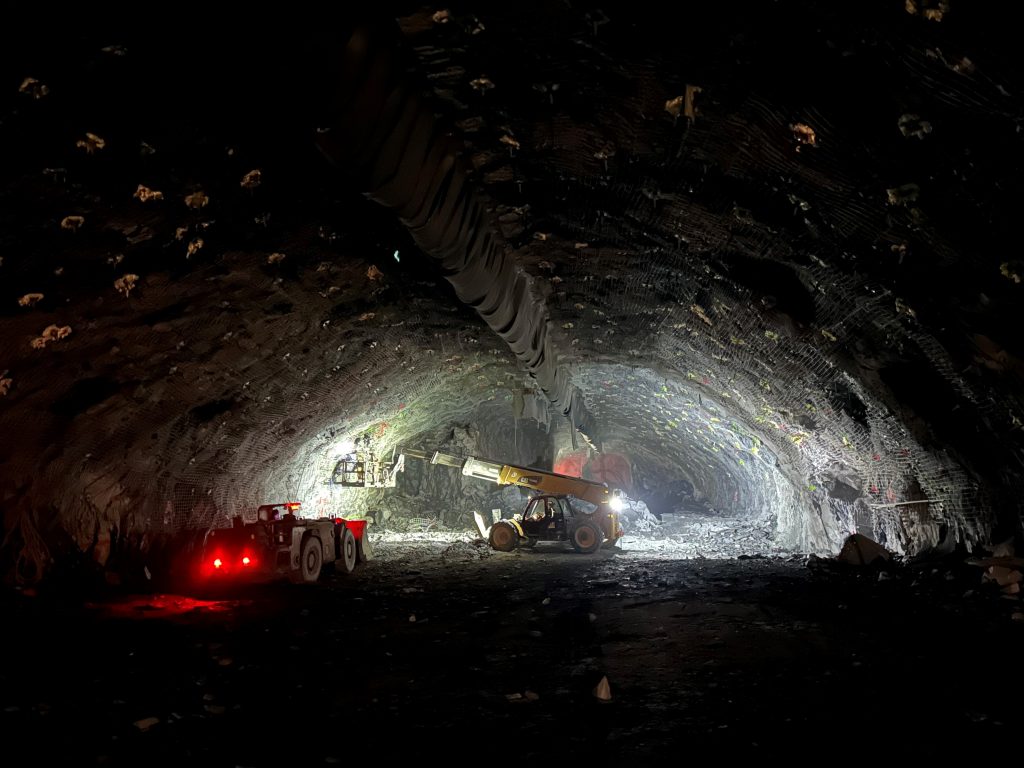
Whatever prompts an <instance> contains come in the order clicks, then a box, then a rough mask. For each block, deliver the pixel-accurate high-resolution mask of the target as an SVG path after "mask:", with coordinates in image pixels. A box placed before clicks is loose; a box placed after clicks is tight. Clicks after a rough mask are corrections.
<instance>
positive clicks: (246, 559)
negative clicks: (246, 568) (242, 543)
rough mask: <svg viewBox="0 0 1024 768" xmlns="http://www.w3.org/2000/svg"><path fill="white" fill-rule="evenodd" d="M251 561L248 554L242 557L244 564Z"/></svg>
mask: <svg viewBox="0 0 1024 768" xmlns="http://www.w3.org/2000/svg"><path fill="white" fill-rule="evenodd" d="M251 562H252V560H250V559H249V556H248V555H246V556H245V557H243V558H242V565H249V564H250V563H251Z"/></svg>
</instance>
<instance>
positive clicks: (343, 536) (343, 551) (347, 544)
mask: <svg viewBox="0 0 1024 768" xmlns="http://www.w3.org/2000/svg"><path fill="white" fill-rule="evenodd" d="M339 527H340V528H341V531H339V533H338V559H337V560H335V561H334V567H335V569H336V570H338V571H339V572H341V573H352V571H354V570H355V569H356V551H357V550H358V546H357V544H356V537H355V535H353V533H352V531H350V530H349V529H348V528H346V527H345V526H344V525H342V526H339Z"/></svg>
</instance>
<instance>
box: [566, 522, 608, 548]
mask: <svg viewBox="0 0 1024 768" xmlns="http://www.w3.org/2000/svg"><path fill="white" fill-rule="evenodd" d="M569 540H570V541H571V542H572V546H573V549H575V550H576V551H577V552H579V553H580V554H584V555H589V554H591V553H593V552H597V550H599V549H600V548H601V542H602V541H603V540H604V535H603V534H602V533H601V529H600V528H598V527H597V526H596V525H595V524H594V523H592V522H590V521H589V520H583V521H581V522H579V523H577V524H576V527H575V528H573V529H572V533H571V534H570V535H569Z"/></svg>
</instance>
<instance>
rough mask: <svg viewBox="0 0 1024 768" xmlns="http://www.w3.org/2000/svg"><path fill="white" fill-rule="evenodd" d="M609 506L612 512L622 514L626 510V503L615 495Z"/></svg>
mask: <svg viewBox="0 0 1024 768" xmlns="http://www.w3.org/2000/svg"><path fill="white" fill-rule="evenodd" d="M608 506H609V507H611V510H612V512H621V511H622V510H623V509H624V508H625V506H626V502H625V501H624V500H623V498H622V497H621V496H619V495H615V496H612V497H611V499H609V501H608Z"/></svg>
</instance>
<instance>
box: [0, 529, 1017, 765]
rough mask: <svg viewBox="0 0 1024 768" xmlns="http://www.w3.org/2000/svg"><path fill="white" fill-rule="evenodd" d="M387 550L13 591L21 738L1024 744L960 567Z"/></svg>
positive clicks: (188, 752) (362, 746)
mask: <svg viewBox="0 0 1024 768" xmlns="http://www.w3.org/2000/svg"><path fill="white" fill-rule="evenodd" d="M381 554H382V555H383V557H381V558H380V559H378V560H375V561H373V562H370V563H368V564H366V565H365V567H363V568H362V569H361V570H357V572H356V574H354V575H353V576H349V577H343V576H338V575H334V574H328V575H325V577H324V579H323V580H322V581H321V583H319V584H317V585H313V586H309V587H301V586H293V585H290V584H266V585H259V586H255V587H251V588H248V589H246V590H245V591H244V592H241V593H237V594H234V595H231V596H229V597H227V598H223V597H221V598H218V599H215V600H194V599H192V598H186V597H182V596H174V595H144V596H126V595H122V596H118V597H108V598H105V599H103V600H100V601H93V602H89V603H86V604H79V605H73V606H72V605H68V604H63V605H58V604H54V603H53V602H51V601H50V600H49V599H47V598H46V596H45V595H40V596H35V597H30V596H27V595H26V594H24V593H12V592H6V593H4V601H5V602H8V603H9V605H8V606H6V607H7V608H9V610H8V611H6V612H5V613H6V615H8V616H11V617H14V618H15V619H16V621H13V622H11V623H8V624H7V627H6V631H5V632H3V633H2V637H3V654H4V658H6V659H7V660H8V663H6V664H4V665H3V667H2V669H0V675H2V679H0V691H2V699H3V700H2V701H0V705H2V706H0V709H2V714H0V724H2V730H3V733H4V735H5V736H6V737H8V738H11V737H13V735H14V734H17V735H18V739H19V742H20V743H22V744H25V745H33V746H32V749H33V750H38V754H39V755H41V756H42V755H45V757H46V758H47V761H63V762H65V763H66V764H74V765H93V764H97V765H133V766H139V765H183V764H190V765H224V766H262V765H286V764H287V765H325V764H339V763H347V762H350V761H352V760H355V759H360V760H365V759H378V760H379V759H382V758H415V759H417V760H419V761H423V762H426V761H427V758H434V757H437V758H441V759H446V760H449V761H452V762H455V763H462V762H465V761H469V760H477V759H490V760H492V761H497V762H499V763H505V762H513V761H519V760H526V759H529V760H534V761H540V762H542V763H552V762H555V761H560V760H565V759H579V758H585V759H587V760H588V761H591V762H595V763H598V764H605V763H617V764H627V765H629V764H650V763H661V762H668V761H670V760H671V761H672V762H678V761H679V760H682V759H685V758H686V757H687V756H695V755H704V754H709V755H724V754H745V753H750V754H764V755H768V754H776V755H781V756H786V755H790V756H800V757H802V758H807V757H814V758H816V759H833V758H840V759H842V758H846V759H858V760H859V759H867V760H869V761H874V760H875V759H877V758H880V757H884V756H887V755H892V754H906V755H917V756H921V755H925V754H932V755H942V756H947V755H949V754H951V753H953V752H956V753H963V754H969V755H970V754H973V755H977V756H984V757H985V758H986V759H990V758H992V757H993V756H994V755H997V754H1004V753H1005V754H1010V753H1011V751H1012V750H1015V749H1017V748H1019V745H1020V735H1019V734H1020V731H1019V713H1020V692H1021V691H1022V690H1024V686H1022V683H1024V670H1022V667H1021V665H1020V664H1019V649H1020V647H1021V640H1022V635H1024V626H1022V622H1014V621H1011V620H1009V618H1008V616H1009V614H1008V613H1007V612H1006V611H1003V610H1001V609H1002V608H1004V607H1006V603H1005V602H1003V601H1000V600H999V598H998V597H996V596H995V594H994V593H993V594H989V593H987V592H986V591H985V590H984V589H982V588H981V586H980V573H979V572H978V570H977V569H971V568H969V567H967V566H963V565H960V566H956V565H949V564H948V561H947V562H946V563H943V564H939V565H920V566H916V567H910V566H907V567H903V568H901V569H899V570H897V571H894V572H892V573H891V574H887V576H884V577H882V579H881V580H880V579H879V573H878V572H877V571H873V570H867V569H861V570H850V571H844V570H837V569H836V568H834V567H818V568H812V567H808V564H807V563H806V561H805V560H804V559H803V558H799V557H792V558H787V559H778V558H776V559H766V558H751V559H742V560H689V561H668V560H661V561H657V560H645V559H642V558H640V557H638V556H637V555H635V554H632V555H631V554H630V553H628V552H627V553H607V552H602V553H599V554H598V555H597V556H593V557H585V556H579V555H575V554H572V553H569V552H563V551H561V550H559V549H558V548H557V546H555V548H551V547H550V546H549V547H547V548H545V547H544V546H541V547H538V548H537V549H536V550H533V551H525V552H519V553H514V554H511V555H494V556H481V557H477V556H474V554H473V545H472V544H468V543H463V544H462V545H460V546H459V547H456V548H454V549H453V548H452V547H451V546H450V545H445V544H436V543H435V544H430V543H420V544H415V543H414V544H407V545H392V546H390V547H387V548H385V551H383V552H382V553H381ZM442 555H443V556H442ZM960 562H961V563H962V561H960ZM602 677H607V680H608V682H609V685H610V692H611V696H612V699H611V701H608V702H600V701H598V700H597V699H596V698H595V697H594V695H593V690H594V687H595V685H596V684H597V683H598V682H599V681H600V679H601V678H602ZM154 719H155V720H154ZM8 743H11V742H10V741H8Z"/></svg>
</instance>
